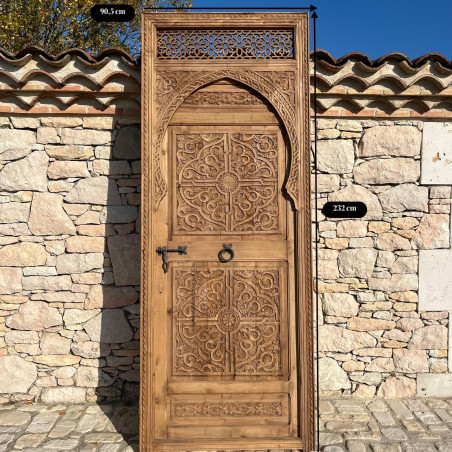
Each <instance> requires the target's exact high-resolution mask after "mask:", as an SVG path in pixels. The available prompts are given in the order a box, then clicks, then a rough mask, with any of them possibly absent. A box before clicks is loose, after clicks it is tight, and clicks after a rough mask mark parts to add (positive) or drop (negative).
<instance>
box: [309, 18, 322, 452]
mask: <svg viewBox="0 0 452 452" xmlns="http://www.w3.org/2000/svg"><path fill="white" fill-rule="evenodd" d="M318 17H319V16H317V13H316V12H315V11H314V12H313V13H312V15H311V18H312V19H313V22H314V23H313V35H314V53H313V56H314V185H315V198H314V199H315V201H314V202H315V209H314V210H315V235H316V237H315V309H316V314H315V316H316V319H317V321H316V322H315V326H316V349H317V350H316V357H317V359H316V367H317V375H316V377H317V378H316V380H317V382H316V383H317V394H316V395H317V432H316V433H317V438H316V439H317V441H316V443H317V452H320V427H319V425H320V376H319V259H318V255H319V253H318V251H319V246H318V244H319V220H318V214H317V212H318V210H317V209H318V203H317V30H316V22H317V19H318Z"/></svg>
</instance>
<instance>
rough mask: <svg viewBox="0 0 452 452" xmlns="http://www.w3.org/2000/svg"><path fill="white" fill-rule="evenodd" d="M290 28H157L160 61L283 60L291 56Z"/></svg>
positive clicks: (292, 47)
mask: <svg viewBox="0 0 452 452" xmlns="http://www.w3.org/2000/svg"><path fill="white" fill-rule="evenodd" d="M293 44H294V36H293V31H292V30H182V29H181V30H159V31H158V32H157V58H158V59H160V60H218V59H220V60H225V59H237V60H245V59H247V60H249V59H258V60H270V59H272V60H274V59H276V60H287V59H293V58H294V45H293Z"/></svg>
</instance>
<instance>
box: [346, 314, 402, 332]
mask: <svg viewBox="0 0 452 452" xmlns="http://www.w3.org/2000/svg"><path fill="white" fill-rule="evenodd" d="M395 326H396V323H395V322H393V321H392V320H381V319H372V318H371V319H366V318H363V317H352V318H351V319H350V320H349V321H348V322H347V328H348V329H349V330H352V331H379V330H392V329H393V328H395Z"/></svg>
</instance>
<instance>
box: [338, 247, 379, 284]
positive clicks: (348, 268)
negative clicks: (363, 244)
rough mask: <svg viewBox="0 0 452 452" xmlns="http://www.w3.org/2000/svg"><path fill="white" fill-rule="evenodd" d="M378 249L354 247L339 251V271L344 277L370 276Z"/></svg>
mask: <svg viewBox="0 0 452 452" xmlns="http://www.w3.org/2000/svg"><path fill="white" fill-rule="evenodd" d="M377 254H378V251H376V250H374V249H371V248H355V249H351V250H343V251H341V252H340V253H339V258H338V261H339V272H340V274H341V275H342V276H345V277H357V278H368V277H370V276H372V273H373V270H374V267H375V261H376V260H377Z"/></svg>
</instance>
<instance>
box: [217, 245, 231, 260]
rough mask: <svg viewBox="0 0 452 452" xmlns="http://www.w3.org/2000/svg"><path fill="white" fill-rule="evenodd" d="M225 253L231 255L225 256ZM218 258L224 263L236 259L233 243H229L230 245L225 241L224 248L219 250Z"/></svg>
mask: <svg viewBox="0 0 452 452" xmlns="http://www.w3.org/2000/svg"><path fill="white" fill-rule="evenodd" d="M225 253H228V254H229V257H224V254H225ZM218 259H219V261H220V262H223V263H226V262H229V261H232V259H234V251H233V249H232V244H231V243H229V244H228V245H227V244H226V243H223V249H222V250H220V251H219V253H218Z"/></svg>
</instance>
